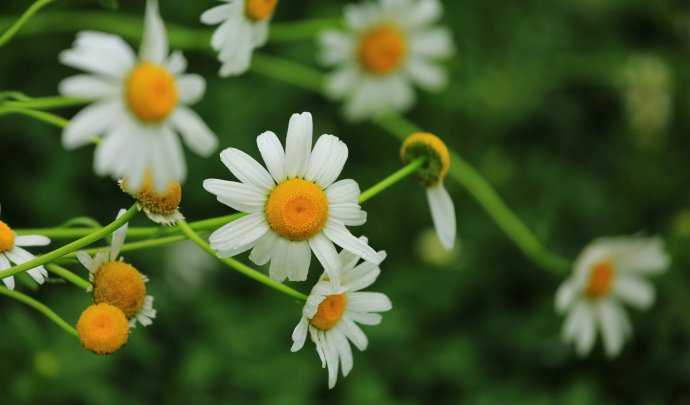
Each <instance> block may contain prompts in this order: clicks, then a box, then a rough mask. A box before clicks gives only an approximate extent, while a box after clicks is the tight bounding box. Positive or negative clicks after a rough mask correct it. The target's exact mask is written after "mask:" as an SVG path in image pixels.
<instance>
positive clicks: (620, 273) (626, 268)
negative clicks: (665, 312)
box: [556, 237, 670, 357]
mask: <svg viewBox="0 0 690 405" xmlns="http://www.w3.org/2000/svg"><path fill="white" fill-rule="evenodd" d="M669 261H670V259H669V257H668V255H667V254H666V252H665V250H664V245H663V241H662V240H661V239H659V238H642V237H617V238H602V239H597V240H595V241H594V242H592V243H591V244H590V245H589V246H587V247H586V248H585V250H584V251H583V252H582V253H581V254H580V256H579V257H578V259H577V261H576V262H575V267H574V269H573V274H572V275H571V276H570V277H569V278H568V279H567V280H566V281H565V282H564V283H563V284H562V285H561V287H560V288H559V289H558V292H557V293H556V309H557V310H558V312H560V313H567V318H566V320H565V324H564V325H563V338H564V340H565V341H566V342H568V343H571V342H572V343H573V344H574V345H575V350H576V351H577V353H578V355H580V356H584V355H586V354H588V353H589V352H590V351H591V350H592V347H593V346H594V341H595V339H596V333H597V331H599V332H600V333H601V337H602V339H603V342H604V348H605V349H606V354H607V355H608V356H609V357H614V356H616V355H618V353H620V351H621V349H622V348H623V343H624V341H625V339H626V338H627V337H628V336H629V335H630V333H631V332H632V329H631V326H630V320H629V319H628V316H627V315H626V313H625V310H624V309H623V306H622V305H621V304H622V303H626V304H628V305H631V306H633V307H636V308H638V309H647V308H649V307H650V306H651V305H652V304H653V303H654V287H653V286H652V284H651V283H650V282H648V281H647V280H646V279H645V277H646V276H650V275H655V274H660V273H663V272H664V271H665V270H666V268H667V267H668V265H669Z"/></svg>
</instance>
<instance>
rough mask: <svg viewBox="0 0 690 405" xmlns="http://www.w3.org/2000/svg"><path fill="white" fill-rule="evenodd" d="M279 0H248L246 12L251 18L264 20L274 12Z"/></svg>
mask: <svg viewBox="0 0 690 405" xmlns="http://www.w3.org/2000/svg"><path fill="white" fill-rule="evenodd" d="M276 5H278V0H247V3H246V5H245V10H244V11H245V13H246V15H247V17H249V19H251V20H254V21H263V20H265V19H267V18H269V17H270V16H271V15H272V14H273V10H275V8H276Z"/></svg>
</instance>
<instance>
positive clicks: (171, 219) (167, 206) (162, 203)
mask: <svg viewBox="0 0 690 405" xmlns="http://www.w3.org/2000/svg"><path fill="white" fill-rule="evenodd" d="M119 184H120V188H121V189H122V191H124V192H125V193H127V194H129V195H131V196H132V197H134V198H135V199H136V200H137V205H138V206H139V209H140V210H143V211H144V213H146V216H147V217H149V219H150V220H151V221H153V222H155V223H157V224H161V225H174V224H175V223H177V221H179V220H182V219H184V216H183V215H182V213H181V212H180V203H181V202H182V186H181V185H180V183H178V182H176V181H175V182H171V183H169V184H168V187H167V188H166V189H165V191H163V192H161V191H157V190H156V189H155V188H154V187H153V181H152V180H151V175H149V174H147V175H146V177H144V184H143V186H141V188H139V189H138V190H136V189H135V190H132V189H130V187H129V184H128V183H127V181H125V180H121V181H120V182H119Z"/></svg>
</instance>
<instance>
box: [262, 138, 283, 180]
mask: <svg viewBox="0 0 690 405" xmlns="http://www.w3.org/2000/svg"><path fill="white" fill-rule="evenodd" d="M256 144H257V146H258V147H259V152H261V157H262V158H263V159H264V163H266V167H267V168H268V171H269V172H270V173H271V176H273V178H274V179H275V181H276V182H277V183H280V182H282V181H283V180H285V151H284V150H283V145H282V144H281V143H280V141H279V140H278V137H277V136H276V134H275V133H273V132H271V131H267V132H264V133H263V134H261V135H259V136H258V137H257V138H256Z"/></svg>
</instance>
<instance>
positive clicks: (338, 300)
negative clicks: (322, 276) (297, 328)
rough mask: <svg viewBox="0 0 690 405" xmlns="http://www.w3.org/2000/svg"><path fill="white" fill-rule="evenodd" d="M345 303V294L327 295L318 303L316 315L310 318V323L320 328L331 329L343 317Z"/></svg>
mask: <svg viewBox="0 0 690 405" xmlns="http://www.w3.org/2000/svg"><path fill="white" fill-rule="evenodd" d="M345 304H346V298H345V294H338V295H329V296H328V297H326V299H324V300H323V301H321V304H319V309H318V310H317V311H316V315H314V317H313V318H312V319H311V320H310V322H311V324H312V325H313V326H314V327H315V328H318V329H321V330H329V329H331V328H332V327H334V326H335V325H336V324H337V323H338V321H339V320H340V318H342V317H343V312H345Z"/></svg>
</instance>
